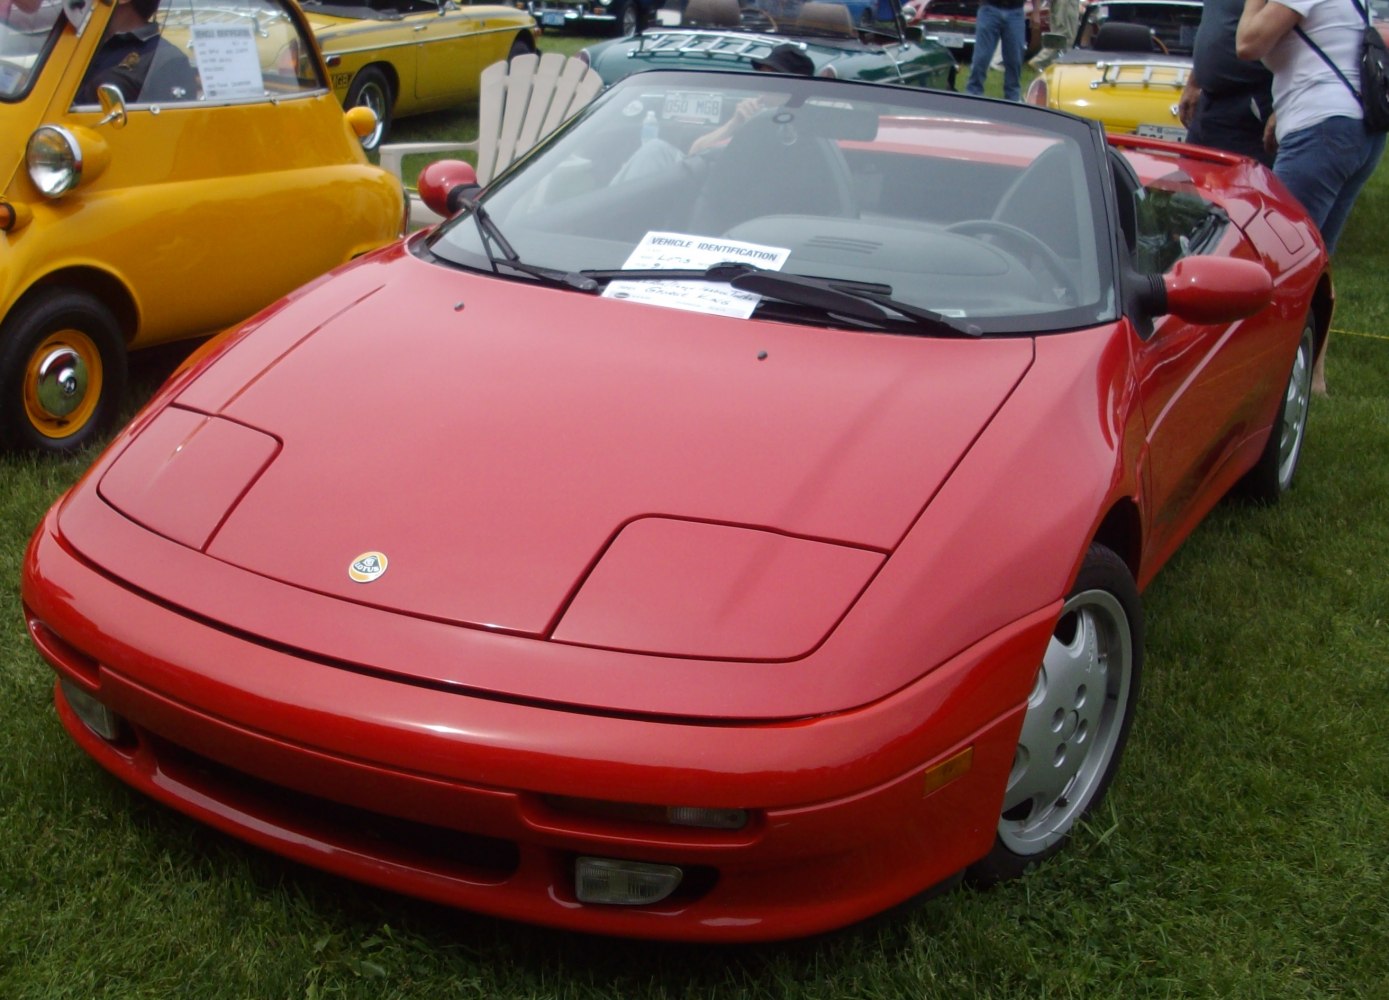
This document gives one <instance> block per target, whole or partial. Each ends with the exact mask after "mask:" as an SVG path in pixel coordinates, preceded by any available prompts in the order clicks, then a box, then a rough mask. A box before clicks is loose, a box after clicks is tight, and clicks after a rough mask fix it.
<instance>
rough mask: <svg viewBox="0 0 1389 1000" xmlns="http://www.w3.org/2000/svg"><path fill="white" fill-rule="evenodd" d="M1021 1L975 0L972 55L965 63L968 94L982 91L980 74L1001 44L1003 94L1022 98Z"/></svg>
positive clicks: (1024, 41) (1023, 39)
mask: <svg viewBox="0 0 1389 1000" xmlns="http://www.w3.org/2000/svg"><path fill="white" fill-rule="evenodd" d="M1022 5H1023V0H979V13H978V15H977V16H976V18H975V22H974V58H973V59H972V60H970V64H969V81H968V82H967V83H966V84H965V90H966V91H967V92H968V93H971V94H976V95H982V94H983V93H984V77H986V76H988V74H989V64H990V63H991V62H992V61H993V57H994V49H995V48H998V46H999V43H1000V42H1002V46H1003V50H1002V51H1003V96H1004V97H1005V98H1006V99H1008V100H1010V101H1020V100H1022V53H1023V49H1024V48H1026V46H1027V23H1026V21H1025V20H1024V18H1023V12H1022Z"/></svg>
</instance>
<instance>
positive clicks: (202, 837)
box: [0, 116, 1389, 1000]
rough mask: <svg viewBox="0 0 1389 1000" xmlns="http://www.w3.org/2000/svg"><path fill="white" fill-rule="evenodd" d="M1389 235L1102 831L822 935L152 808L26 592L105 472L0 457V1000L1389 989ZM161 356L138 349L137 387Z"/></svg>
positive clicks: (1367, 209)
mask: <svg viewBox="0 0 1389 1000" xmlns="http://www.w3.org/2000/svg"><path fill="white" fill-rule="evenodd" d="M435 117H436V118H447V117H448V116H435ZM451 120H453V121H454V122H455V123H456V121H457V116H452V119H451ZM404 124H405V123H402V132H403V131H404V128H403V126H404ZM437 124H438V123H437V122H436V123H434V125H437ZM434 125H430V123H429V122H425V123H424V125H423V126H422V127H434ZM411 127H412V128H414V127H415V126H414V125H412V126H411ZM440 127H442V126H440ZM410 137H414V138H419V137H422V136H418V135H416V136H410ZM397 138H399V139H404V138H407V136H406V135H398V136H397ZM1385 232H1389V168H1384V169H1381V171H1380V173H1379V175H1378V176H1377V177H1376V178H1375V180H1374V182H1373V183H1372V186H1371V187H1370V188H1369V189H1368V190H1367V191H1366V193H1365V194H1364V195H1363V196H1362V199H1361V203H1360V204H1359V205H1358V206H1357V209H1356V212H1355V215H1354V217H1353V218H1352V220H1351V224H1350V228H1349V229H1348V230H1347V232H1346V235H1345V237H1344V238H1343V240H1342V248H1341V251H1340V254H1339V256H1338V259H1337V261H1336V278H1337V288H1338V308H1337V313H1336V317H1335V323H1334V326H1335V333H1334V334H1333V339H1332V342H1331V348H1330V356H1329V367H1328V373H1329V378H1330V386H1331V396H1330V398H1327V399H1317V400H1316V401H1315V405H1314V408H1313V411H1312V416H1311V427H1310V433H1309V438H1308V442H1307V448H1306V452H1305V457H1304V463H1303V466H1302V470H1301V473H1300V478H1299V480H1298V483H1297V485H1296V487H1295V488H1294V490H1293V491H1292V493H1291V494H1290V495H1289V496H1288V497H1287V498H1286V500H1285V501H1284V503H1282V504H1281V505H1280V506H1278V507H1276V508H1257V507H1250V506H1248V505H1245V504H1240V503H1236V502H1227V503H1224V504H1222V505H1221V506H1220V507H1218V508H1217V509H1216V511H1215V512H1214V514H1213V515H1212V516H1211V517H1210V518H1209V520H1208V521H1207V522H1206V523H1205V524H1204V525H1203V526H1202V527H1201V528H1200V529H1199V530H1198V531H1197V532H1196V534H1195V535H1194V537H1193V538H1192V539H1191V540H1190V541H1189V542H1188V543H1187V545H1186V547H1185V548H1184V549H1183V550H1182V551H1181V552H1180V553H1179V554H1178V555H1177V557H1176V558H1175V559H1174V560H1173V562H1172V563H1171V564H1170V565H1169V566H1168V567H1167V568H1166V569H1165V570H1164V571H1163V573H1162V574H1161V575H1160V576H1159V577H1158V579H1157V581H1156V582H1155V583H1154V584H1153V586H1152V587H1151V588H1150V589H1149V591H1148V593H1147V594H1146V595H1145V600H1146V605H1147V621H1148V642H1149V645H1148V659H1147V665H1146V670H1147V674H1146V678H1145V683H1146V687H1145V690H1144V691H1143V694H1142V699H1141V702H1140V705H1139V711H1138V717H1137V721H1136V724H1135V727H1134V731H1133V738H1132V741H1131V742H1130V744H1129V750H1128V756H1127V758H1126V760H1125V764H1124V768H1123V770H1122V772H1121V774H1120V776H1119V779H1118V781H1117V782H1116V784H1115V786H1114V788H1113V791H1112V792H1111V794H1110V797H1109V799H1108V800H1107V802H1106V804H1105V806H1104V808H1103V810H1102V814H1101V815H1100V816H1098V817H1097V819H1096V821H1095V822H1094V823H1092V824H1091V825H1090V826H1088V827H1086V828H1084V829H1082V830H1081V831H1080V832H1079V834H1078V835H1077V837H1076V838H1075V843H1074V844H1073V845H1072V848H1071V849H1070V850H1069V851H1068V852H1066V853H1065V854H1063V855H1062V856H1060V857H1058V858H1057V859H1056V860H1054V861H1053V862H1052V863H1050V864H1047V865H1045V866H1044V867H1042V868H1041V869H1039V870H1037V871H1035V872H1033V873H1032V874H1031V875H1029V876H1028V877H1026V878H1024V879H1022V880H1021V881H1018V882H1015V883H1011V884H1007V885H1004V886H1000V887H998V888H995V889H992V890H989V891H984V892H974V891H960V892H955V893H951V894H949V895H946V896H944V897H941V898H939V899H936V900H934V901H932V902H930V903H927V904H925V905H924V906H921V907H918V908H916V909H914V910H911V911H910V912H907V913H904V914H898V915H895V916H893V917H892V918H890V919H887V920H883V921H878V922H875V923H873V924H870V925H867V926H864V927H860V928H855V929H851V930H850V931H847V932H844V933H841V934H838V935H834V936H831V937H828V938H824V939H820V940H814V941H808V942H799V943H793V944H789V945H781V946H775V947H746V948H726V949H703V948H690V947H676V946H654V945H651V944H647V943H634V942H626V941H617V940H605V939H591V938H586V937H581V936H577V935H570V934H561V933H557V932H550V931H545V930H538V929H534V928H529V927H524V926H519V925H515V924H509V923H504V922H500V921H495V920H490V919H487V918H483V917H480V916H476V915H473V914H468V913H464V912H457V911H452V910H448V909H444V908H440V907H435V906H430V905H425V904H421V903H418V902H414V901H412V900H409V899H405V898H402V897H397V896H393V895H390V894H387V893H384V892H378V891H375V890H372V889H368V888H364V887H362V886H360V885H356V884H354V883H350V882H346V881H342V880H339V879H336V878H332V877H329V876H326V875H323V874H320V873H318V872H316V871H313V870H310V869H307V868H303V867H300V866H297V865H294V864H291V863H289V862H286V861H282V860H280V859H278V858H276V857H273V856H271V855H268V854H265V853H263V852H260V851H257V850H254V849H252V848H250V847H247V846H244V845H243V844H241V843H239V842H236V841H233V840H230V839H228V838H225V837H223V836H220V835H218V834H216V833H213V832H211V831H209V830H208V829H206V828H204V827H202V826H200V825H198V824H196V823H194V822H192V821H190V820H186V819H184V818H182V817H181V816H180V815H178V814H175V813H173V812H171V811H169V810H167V809H164V808H162V807H160V806H158V805H155V804H154V803H152V802H151V801H149V800H147V799H145V798H143V797H142V796H140V795H139V794H137V793H135V792H132V791H130V790H128V789H127V788H126V787H125V786H123V785H121V784H119V783H118V782H116V781H115V780H114V779H112V778H110V777H108V776H107V775H106V773H105V772H104V771H102V770H101V769H100V768H99V767H97V766H96V765H95V764H94V763H92V762H91V761H90V760H89V759H88V758H87V757H86V756H85V755H84V754H82V753H81V752H80V751H78V750H77V749H76V748H75V747H74V746H73V745H72V744H71V743H70V741H69V740H68V739H67V737H66V736H65V735H64V733H63V732H62V730H61V728H60V727H59V725H58V723H57V720H56V718H55V717H54V713H53V708H52V705H51V687H52V681H53V675H52V673H51V671H50V670H49V669H48V668H47V667H46V666H45V665H44V664H43V662H42V661H41V660H40V658H39V657H38V655H37V654H36V653H35V652H34V651H33V650H32V649H31V648H30V646H29V643H28V640H27V639H26V637H25V635H24V629H23V626H22V623H21V613H20V607H19V598H18V577H19V569H20V562H21V559H22V557H23V552H24V544H25V540H26V538H27V536H28V534H29V532H30V531H31V530H32V528H33V526H34V525H35V523H36V522H37V521H38V519H39V517H40V516H41V514H42V512H43V511H44V509H45V508H46V507H47V506H48V505H49V504H50V503H51V502H52V501H53V499H54V498H55V497H57V496H58V494H59V493H60V492H61V491H62V490H63V489H65V488H66V487H67V486H68V485H69V484H70V483H72V482H73V481H74V480H75V479H76V478H77V476H78V475H79V474H80V473H81V470H82V468H83V465H84V463H85V461H86V460H88V459H89V458H90V457H91V456H83V457H82V458H78V459H73V460H71V461H65V462H52V461H35V460H30V459H23V458H14V457H0V581H2V582H0V700H2V701H3V706H4V707H3V715H0V719H3V723H4V725H3V729H0V998H3V1000H58V998H67V997H71V998H80V1000H96V998H110V1000H133V998H142V997H151V998H152V997H159V998H164V997H177V998H181V1000H182V998H190V1000H191V998H203V997H208V998H211V997H218V998H257V1000H259V998H266V1000H269V998H296V1000H297V998H304V1000H307V998H328V997H343V998H362V1000H389V998H398V997H401V998H403V997H413V998H430V1000H444V998H522V997H533V998H600V997H601V998H606V997H621V998H628V997H631V998H657V997H662V998H664V997H730V998H748V1000H753V998H757V1000H763V998H796V1000H800V998H827V1000H828V998H836V1000H838V998H856V1000H857V998H861V1000H877V998H884V1000H886V998H894V1000H895V998H912V1000H918V998H922V1000H924V998H935V997H940V998H971V997H1000V998H1002V997H1047V998H1064V997H1099V998H1127V997H1239V998H1264V997H1306V998H1320V997H1364V998H1385V997H1389V874H1387V872H1389V864H1386V855H1389V737H1386V728H1389V727H1386V723H1385V720H1386V719H1389V582H1386V579H1387V578H1389V573H1386V568H1385V563H1386V556H1389V292H1386V287H1389V286H1387V285H1386V281H1385V278H1384V275H1385V274H1386V273H1389V250H1386V245H1385V241H1384V237H1383V234H1384V233H1385ZM168 364H169V357H168V356H165V357H160V358H150V357H146V358H145V359H143V361H142V362H141V363H140V369H141V372H142V376H141V378H140V382H141V384H142V386H143V390H142V391H144V392H148V390H149V389H150V387H151V386H152V385H153V384H154V383H155V381H156V380H157V378H158V376H159V373H160V372H161V371H162V370H164V369H165V368H167V366H168ZM1060 471H1061V472H1062V473H1063V474H1064V470H1060ZM1382 727H1384V728H1382Z"/></svg>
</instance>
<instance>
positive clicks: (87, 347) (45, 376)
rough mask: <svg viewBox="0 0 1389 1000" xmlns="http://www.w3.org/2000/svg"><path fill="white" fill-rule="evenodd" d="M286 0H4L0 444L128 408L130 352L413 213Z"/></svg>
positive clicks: (246, 301)
mask: <svg viewBox="0 0 1389 1000" xmlns="http://www.w3.org/2000/svg"><path fill="white" fill-rule="evenodd" d="M375 124H376V123H375V121H374V120H373V119H372V117H371V116H370V115H369V114H368V113H366V112H364V111H357V110H354V111H353V112H350V113H344V111H343V109H342V107H341V105H340V104H339V103H338V101H337V99H336V97H335V96H334V95H333V93H332V91H331V90H330V89H329V88H328V84H327V77H326V75H325V70H324V67H323V63H322V59H321V56H320V55H319V53H318V50H317V49H316V48H315V46H314V44H313V39H312V36H311V35H310V34H309V32H308V28H307V25H306V24H305V23H304V19H303V16H302V14H301V13H300V12H299V10H298V9H297V8H295V7H294V6H293V5H292V3H289V2H287V0H216V2H212V0H115V2H110V0H76V2H74V0H0V136H3V137H4V141H3V142H0V446H8V447H12V448H26V449H35V450H40V451H51V452H61V451H69V450H72V449H75V448H78V447H80V446H81V445H83V444H85V443H86V442H88V441H90V440H91V439H92V438H93V437H95V436H96V435H98V434H99V433H100V432H101V431H102V430H103V429H104V427H106V426H107V425H108V424H109V423H110V421H111V420H112V418H113V417H114V416H115V415H116V413H117V411H118V408H119V405H120V396H121V392H122V389H123V387H124V384H125V371H126V351H127V350H128V349H131V348H140V347H146V346H150V345H154V344H159V343H163V342H166V341H172V340H177V339H180V338H187V337H197V336H201V335H204V334H207V333H211V332H215V331H217V330H220V329H222V328H223V327H226V326H228V325H230V324H232V323H235V322H237V321H239V320H241V319H243V318H245V317H247V316H249V315H250V314H252V313H254V312H255V311H256V310H258V309H260V308H261V307H262V306H265V305H267V304H268V303H270V302H272V301H274V300H275V299H277V298H279V297H281V296H283V295H284V294H286V293H287V292H289V291H291V290H293V289H294V288H296V287H297V286H299V285H301V284H303V283H305V282H306V281H308V280H310V279H312V278H314V277H316V276H318V275H319V274H321V273H323V272H324V271H327V270H329V269H330V268H332V267H334V266H336V265H338V264H341V263H343V262H345V261H348V260H350V259H352V258H353V257H355V256H357V255H359V254H362V253H364V252H366V251H368V250H371V249H373V248H375V247H378V246H381V245H382V244H385V243H387V242H390V241H391V240H393V239H394V238H395V237H396V236H397V235H399V233H400V232H401V231H402V224H403V223H402V219H403V212H404V200H403V192H402V191H401V188H400V184H399V182H398V181H396V180H395V179H394V178H392V177H391V176H390V175H388V174H387V173H385V172H384V171H382V170H380V169H378V168H376V167H374V166H371V165H370V164H368V163H367V161H366V158H365V155H364V154H363V152H362V148H361V145H360V142H359V136H360V135H361V134H366V133H369V132H370V131H371V129H372V128H374V127H375Z"/></svg>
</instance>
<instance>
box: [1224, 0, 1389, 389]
mask: <svg viewBox="0 0 1389 1000" xmlns="http://www.w3.org/2000/svg"><path fill="white" fill-rule="evenodd" d="M1359 2H1364V0H1359ZM1360 10H1361V8H1360V7H1359V6H1358V5H1357V2H1356V0H1244V12H1243V13H1242V14H1241V15H1240V19H1239V27H1238V28H1237V29H1236V32H1235V54H1236V55H1238V56H1239V57H1240V58H1241V59H1262V60H1263V62H1264V65H1265V66H1267V67H1268V68H1269V69H1270V70H1272V71H1273V114H1274V121H1275V124H1274V134H1275V136H1276V138H1277V140H1278V153H1277V155H1276V156H1275V157H1274V160H1273V172H1274V174H1276V175H1277V177H1278V179H1279V180H1281V181H1282V182H1283V185H1284V187H1286V188H1287V189H1288V190H1289V191H1291V192H1292V194H1293V197H1295V198H1296V199H1297V200H1298V201H1300V202H1301V203H1302V207H1303V208H1305V209H1306V210H1307V214H1308V215H1309V216H1311V217H1312V221H1313V222H1315V223H1316V225H1317V228H1318V229H1320V230H1321V235H1322V240H1323V241H1324V242H1325V243H1326V249H1327V252H1328V253H1332V252H1334V251H1335V249H1336V241H1337V240H1338V239H1339V238H1340V235H1341V230H1342V229H1343V228H1344V227H1345V224H1346V220H1347V219H1348V218H1350V210H1351V207H1352V206H1353V205H1354V204H1355V199H1356V197H1357V196H1358V195H1359V194H1360V189H1361V188H1363V187H1364V186H1365V182H1366V181H1368V180H1369V179H1370V175H1371V174H1373V173H1374V171H1375V167H1376V166H1378V165H1379V160H1380V157H1381V156H1383V155H1384V133H1382V132H1378V133H1374V134H1371V133H1370V132H1367V131H1366V130H1365V121H1364V115H1365V113H1364V109H1363V108H1361V106H1360V100H1359V98H1358V96H1357V94H1358V93H1359V89H1358V88H1359V86H1360V46H1361V44H1362V40H1363V37H1364V30H1365V20H1364V16H1363V15H1362V14H1361V13H1360ZM1304 35H1305V37H1303V36H1304ZM1308 39H1311V41H1312V42H1314V43H1316V45H1317V48H1319V49H1320V50H1321V51H1322V52H1323V53H1325V55H1326V58H1327V59H1330V60H1332V62H1334V63H1335V64H1336V67H1337V69H1339V70H1340V71H1341V73H1342V74H1343V75H1344V76H1345V78H1346V79H1345V81H1343V80H1342V79H1341V78H1340V76H1338V75H1337V74H1336V72H1335V71H1334V70H1333V69H1332V68H1331V67H1330V66H1328V65H1327V63H1326V61H1325V60H1324V59H1323V58H1322V57H1321V56H1320V55H1318V54H1317V50H1316V49H1314V48H1312V46H1311V45H1309V44H1308ZM1347 81H1348V82H1349V84H1350V86H1347V85H1346V82H1347ZM1351 87H1355V88H1357V89H1356V92H1355V93H1352V92H1351ZM1312 391H1313V392H1317V393H1321V394H1325V392H1326V342H1325V341H1323V342H1322V349H1321V351H1320V352H1319V353H1318V355H1317V360H1316V364H1315V365H1314V366H1313V368H1312Z"/></svg>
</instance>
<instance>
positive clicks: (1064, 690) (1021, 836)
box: [998, 590, 1133, 855]
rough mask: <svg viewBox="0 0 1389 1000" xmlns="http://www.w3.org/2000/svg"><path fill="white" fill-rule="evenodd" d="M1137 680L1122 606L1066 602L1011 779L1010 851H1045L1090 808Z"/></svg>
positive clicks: (1002, 832) (1004, 826) (1091, 600)
mask: <svg viewBox="0 0 1389 1000" xmlns="http://www.w3.org/2000/svg"><path fill="white" fill-rule="evenodd" d="M1132 676H1133V639H1132V636H1131V634H1130V632H1129V626H1128V616H1127V615H1126V614H1125V612H1124V607H1123V605H1122V604H1120V603H1119V601H1118V599H1117V598H1115V597H1114V595H1112V594H1110V593H1109V592H1108V591H1103V590H1089V591H1085V592H1084V593H1081V594H1077V595H1076V596H1074V597H1072V598H1071V599H1070V600H1069V601H1067V602H1066V605H1065V607H1064V608H1063V609H1062V612H1061V619H1060V621H1059V622H1058V624H1057V628H1056V632H1055V634H1054V635H1053V636H1052V639H1051V642H1050V643H1049V644H1048V645H1047V652H1046V656H1045V657H1044V658H1043V660H1042V667H1041V669H1040V670H1039V671H1038V672H1037V682H1036V684H1035V686H1034V687H1033V689H1032V694H1031V695H1030V696H1029V698H1028V701H1027V712H1026V715H1024V717H1023V724H1022V733H1021V735H1020V736H1019V737H1018V749H1017V752H1016V754H1015V756H1014V758H1013V769H1012V771H1011V772H1010V773H1009V775H1008V787H1007V790H1006V791H1005V793H1004V797H1003V816H1002V818H1001V819H1000V820H999V824H998V835H999V839H1000V840H1002V841H1003V843H1004V844H1005V845H1006V846H1007V847H1008V849H1009V850H1011V851H1013V852H1014V853H1016V854H1022V855H1029V854H1038V853H1040V852H1042V851H1045V850H1046V849H1047V848H1049V847H1051V846H1052V845H1053V844H1055V843H1056V842H1057V841H1058V840H1060V839H1061V838H1062V837H1064V836H1065V835H1066V833H1067V832H1068V831H1069V830H1070V829H1071V827H1072V826H1073V825H1074V824H1075V821H1076V820H1077V819H1078V818H1079V817H1080V815H1081V814H1082V813H1084V811H1085V809H1086V808H1087V807H1088V806H1089V804H1090V801H1091V800H1092V799H1093V798H1094V797H1095V793H1096V792H1097V791H1098V790H1099V787H1100V783H1101V781H1102V780H1103V778H1104V774H1105V772H1106V770H1108V766H1109V762H1110V760H1111V759H1112V758H1113V756H1114V752H1115V749H1116V748H1117V746H1118V742H1119V734H1120V733H1121V732H1122V729H1123V722H1124V712H1125V706H1126V705H1127V704H1128V693H1129V684H1130V683H1131V680H1132Z"/></svg>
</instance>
